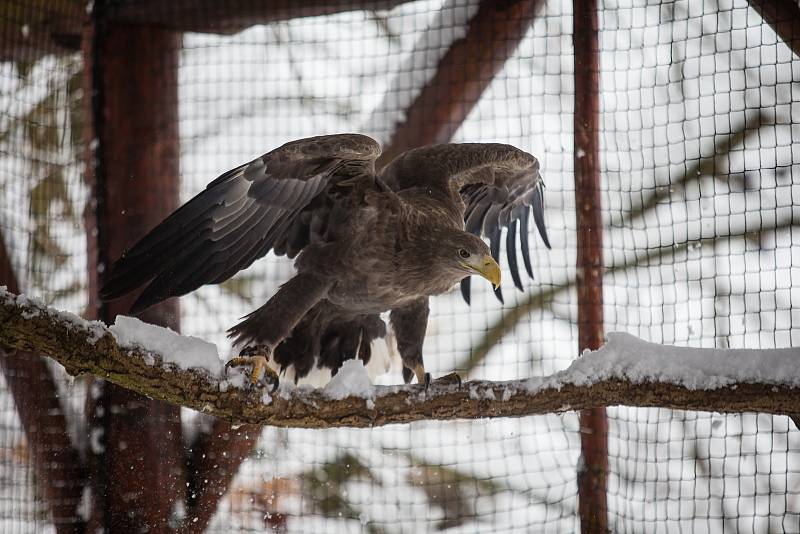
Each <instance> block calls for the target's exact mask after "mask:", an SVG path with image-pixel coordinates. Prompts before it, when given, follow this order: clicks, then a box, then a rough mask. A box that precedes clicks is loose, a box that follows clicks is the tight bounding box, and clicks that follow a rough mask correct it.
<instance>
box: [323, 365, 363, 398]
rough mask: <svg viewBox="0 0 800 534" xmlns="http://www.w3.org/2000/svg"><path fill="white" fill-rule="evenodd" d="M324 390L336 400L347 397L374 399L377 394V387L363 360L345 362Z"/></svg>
mask: <svg viewBox="0 0 800 534" xmlns="http://www.w3.org/2000/svg"><path fill="white" fill-rule="evenodd" d="M322 391H323V393H324V394H325V396H326V397H328V398H329V399H334V400H339V399H344V398H345V397H362V398H365V399H372V398H373V397H374V396H375V388H373V386H372V382H370V380H369V374H368V373H367V369H366V368H365V367H364V364H363V363H362V362H361V360H347V361H346V362H344V363H343V364H342V367H341V368H340V369H339V372H338V373H336V375H334V377H333V378H331V381H330V382H328V384H327V385H326V386H325V388H324V389H323V390H322Z"/></svg>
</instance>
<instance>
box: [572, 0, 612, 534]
mask: <svg viewBox="0 0 800 534" xmlns="http://www.w3.org/2000/svg"><path fill="white" fill-rule="evenodd" d="M597 39H598V35H597V1H596V0H574V2H573V36H572V42H573V47H574V53H575V115H574V126H575V149H574V161H575V216H576V220H577V232H578V236H577V237H578V253H577V274H578V284H577V290H578V345H579V346H578V349H579V351H581V352H583V350H584V349H597V348H599V347H600V345H601V344H602V343H603V235H602V217H601V205H600V152H599V139H598V132H599V130H600V60H599V54H598V42H597ZM580 431H581V464H580V467H579V471H578V510H579V512H580V518H581V532H583V533H584V534H588V533H593V534H594V533H598V532H607V531H608V517H607V506H606V504H607V503H606V473H607V472H608V419H607V418H606V411H605V408H593V409H589V410H583V411H581V413H580Z"/></svg>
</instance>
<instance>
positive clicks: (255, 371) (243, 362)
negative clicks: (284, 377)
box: [225, 346, 280, 391]
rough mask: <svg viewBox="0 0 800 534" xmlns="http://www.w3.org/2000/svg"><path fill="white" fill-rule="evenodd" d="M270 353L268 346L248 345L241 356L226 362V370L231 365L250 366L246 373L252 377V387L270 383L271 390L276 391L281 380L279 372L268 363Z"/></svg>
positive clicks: (226, 370)
mask: <svg viewBox="0 0 800 534" xmlns="http://www.w3.org/2000/svg"><path fill="white" fill-rule="evenodd" d="M269 354H270V350H269V347H266V346H257V347H246V348H245V349H243V350H242V351H241V352H240V353H239V356H237V357H235V358H231V359H230V360H228V362H227V363H226V364H225V372H226V373H227V372H228V368H230V367H249V368H250V370H249V372H248V371H245V374H247V375H249V377H250V387H251V388H252V387H255V386H259V387H263V386H264V385H266V384H269V385H270V391H275V390H276V389H278V385H279V384H280V380H279V379H278V373H276V372H275V371H274V370H273V369H272V368H271V367H270V366H269V365H268V364H267V362H268V358H269Z"/></svg>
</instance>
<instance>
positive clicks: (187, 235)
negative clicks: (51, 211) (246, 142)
mask: <svg viewBox="0 0 800 534" xmlns="http://www.w3.org/2000/svg"><path fill="white" fill-rule="evenodd" d="M380 154H381V149H380V145H379V144H378V143H377V142H376V141H375V140H374V139H372V138H370V137H367V136H365V135H360V134H337V135H324V136H318V137H310V138H306V139H300V140H296V141H292V142H289V143H286V144H285V145H283V146H281V147H279V148H277V149H275V150H273V151H271V152H269V153H267V154H265V155H263V156H261V157H259V158H256V159H255V160H253V161H250V162H249V163H245V164H244V165H241V166H239V167H236V168H235V169H232V170H230V171H228V172H226V173H224V174H222V175H221V176H219V177H218V178H217V179H215V180H214V181H212V182H211V183H210V184H208V186H207V187H206V188H205V190H203V191H202V192H201V193H200V194H198V195H197V196H195V197H194V198H192V199H191V200H189V201H188V202H186V203H185V204H184V205H182V206H181V207H180V208H178V209H177V210H176V211H174V212H173V213H172V214H171V215H170V216H168V217H167V218H166V219H165V220H164V221H162V222H161V223H160V224H158V225H157V226H156V227H155V228H153V230H151V231H150V232H149V233H148V234H147V235H146V236H144V237H143V238H142V239H141V240H140V241H139V242H138V243H136V244H135V245H133V247H131V248H130V249H129V250H127V251H126V252H125V253H124V254H123V255H122V256H121V257H120V258H119V259H118V260H117V261H116V262H115V263H114V264H113V266H112V267H111V270H110V273H109V276H108V278H107V279H106V280H105V282H104V285H103V287H102V289H101V297H102V298H103V299H104V300H111V299H115V298H119V297H121V296H123V295H125V294H128V293H130V292H132V291H134V290H135V289H137V288H139V287H141V286H144V285H145V284H146V287H145V288H144V290H143V291H142V292H141V293H140V294H139V296H138V298H137V299H136V301H135V302H134V304H133V305H132V307H131V313H132V314H137V313H139V312H141V311H142V310H144V309H145V308H147V307H149V306H152V305H153V304H156V303H158V302H161V301H163V300H165V299H168V298H170V297H177V296H180V295H185V294H186V293H189V292H191V291H193V290H195V289H197V288H199V287H200V286H202V285H204V284H219V283H222V282H224V281H225V280H227V279H229V278H231V277H232V276H233V275H235V274H236V273H237V272H239V271H241V270H242V269H245V268H247V267H248V266H250V265H251V264H252V263H253V262H254V261H255V260H257V259H258V258H261V257H262V256H264V255H266V254H267V253H268V252H269V251H272V252H274V253H275V254H276V255H278V256H281V255H285V256H287V257H288V258H290V259H294V266H295V269H296V273H295V275H294V276H293V277H292V278H290V279H289V280H287V281H286V282H285V283H284V284H283V285H281V286H280V287H279V289H278V290H277V291H276V292H275V293H274V295H272V297H271V298H270V299H269V300H268V301H267V302H266V304H264V305H263V306H261V307H260V308H258V309H256V310H255V311H253V312H252V313H250V314H249V315H246V316H245V317H243V320H242V321H241V322H240V323H239V324H237V325H235V326H233V327H232V328H230V329H229V331H228V333H229V336H230V337H231V338H233V340H234V343H235V344H236V345H238V346H244V347H245V348H244V349H243V350H242V352H241V353H240V354H239V356H237V357H235V358H232V359H231V360H230V361H229V362H228V364H227V365H226V370H227V369H228V366H230V365H234V366H237V367H238V366H242V367H247V368H248V370H247V373H248V374H249V375H250V383H251V384H252V385H256V384H258V385H263V384H266V383H271V384H272V386H273V388H274V387H277V385H278V372H284V371H285V370H286V369H287V368H288V367H289V366H293V367H294V370H295V377H296V378H295V380H297V379H299V378H301V377H303V376H305V375H307V374H308V373H309V371H311V369H312V368H313V366H314V365H317V366H318V367H327V368H330V369H331V372H332V373H334V374H335V373H336V371H337V370H338V369H339V367H340V366H341V365H342V363H343V361H345V360H347V359H352V358H360V359H361V360H362V361H363V362H364V363H365V364H366V363H367V362H368V361H369V358H370V355H371V344H372V342H373V341H374V340H376V339H378V338H382V337H385V336H386V333H387V327H386V323H385V322H384V320H383V319H382V318H381V314H382V313H384V312H389V322H390V325H391V327H392V329H393V331H394V335H395V339H396V342H397V351H398V352H399V354H400V357H401V359H402V363H403V379H404V381H405V383H410V382H411V381H412V379H413V378H414V377H416V379H417V381H418V382H420V383H424V384H426V386H427V384H429V383H430V380H431V378H430V374H428V373H426V372H425V364H424V361H423V355H422V346H423V341H424V339H425V331H426V326H427V322H428V310H429V308H428V301H429V299H430V297H431V296H433V295H438V294H441V293H445V292H447V291H449V290H450V289H452V288H453V287H454V286H455V285H457V284H458V283H459V282H460V283H461V292H462V295H463V297H464V299H465V300H466V301H467V303H469V299H470V284H469V281H470V276H472V275H479V276H481V277H483V278H485V279H487V280H488V281H489V282H491V283H492V284H493V285H494V287H495V293H496V295H497V296H498V298H500V300H501V301H502V293H501V292H500V290H499V285H500V267H499V264H498V262H499V261H500V242H501V232H502V229H503V228H504V227H505V228H507V232H506V252H507V258H508V266H509V270H510V272H511V276H512V278H513V280H514V283H515V285H516V286H517V287H518V288H519V289H520V290H522V282H521V279H520V274H519V267H518V263H517V233H519V246H520V251H521V253H522V259H523V263H524V265H525V269H526V271H527V273H528V275H529V276H531V277H533V271H532V267H531V261H530V252H529V244H528V225H529V220H530V215H531V213H532V214H533V219H534V222H535V224H536V227H537V229H538V231H539V235H540V236H541V238H542V241H543V242H544V244H545V245H546V246H547V247H548V248H550V243H549V240H548V236H547V231H546V228H545V222H544V194H543V193H544V191H543V190H544V184H543V182H542V177H541V175H540V174H539V162H538V160H537V159H536V158H535V157H534V156H532V155H530V154H528V153H526V152H524V151H522V150H519V149H518V148H515V147H513V146H510V145H506V144H496V143H450V144H441V145H433V146H426V147H421V148H416V149H413V150H409V151H407V152H404V153H402V154H400V155H398V156H397V157H396V158H394V159H393V160H392V161H391V162H390V163H389V164H388V165H386V166H385V167H384V168H383V169H382V170H380V171H376V161H377V159H378V157H379V156H380ZM481 236H483V237H486V238H488V240H489V243H490V244H489V245H487V244H486V243H485V242H484V240H483V239H482V238H481ZM273 367H274V368H275V369H273ZM276 371H277V372H276Z"/></svg>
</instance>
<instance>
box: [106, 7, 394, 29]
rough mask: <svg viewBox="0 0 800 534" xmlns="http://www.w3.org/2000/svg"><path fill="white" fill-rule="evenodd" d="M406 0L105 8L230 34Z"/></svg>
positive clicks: (155, 22) (135, 18) (132, 19)
mask: <svg viewBox="0 0 800 534" xmlns="http://www.w3.org/2000/svg"><path fill="white" fill-rule="evenodd" d="M408 1H410V0H327V1H325V0H315V1H310V2H309V1H298V0H225V1H224V2H221V1H219V0H171V1H169V2H164V1H163V0H123V1H120V2H114V3H113V4H110V5H108V6H107V7H106V8H105V11H104V13H103V16H104V18H106V19H107V20H109V21H113V22H116V23H126V24H140V25H145V26H157V27H161V28H167V29H171V30H176V31H184V32H200V33H218V34H232V33H237V32H240V31H242V30H243V29H245V28H249V27H250V26H255V25H256V24H265V23H268V22H277V21H282V20H289V19H296V18H302V17H319V16H323V15H333V14H336V13H343V12H347V11H361V10H366V11H378V10H388V9H392V8H394V7H396V6H398V5H400V4H404V3H406V2H408Z"/></svg>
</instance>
